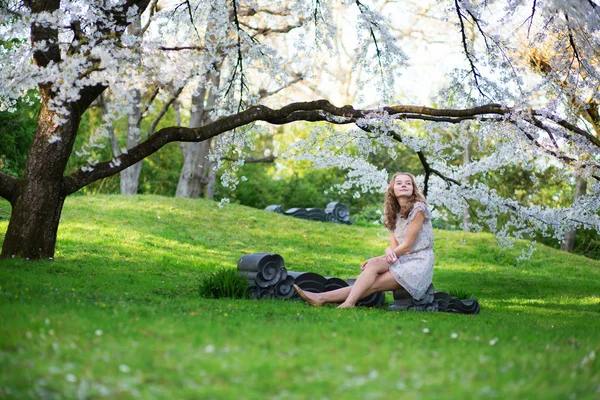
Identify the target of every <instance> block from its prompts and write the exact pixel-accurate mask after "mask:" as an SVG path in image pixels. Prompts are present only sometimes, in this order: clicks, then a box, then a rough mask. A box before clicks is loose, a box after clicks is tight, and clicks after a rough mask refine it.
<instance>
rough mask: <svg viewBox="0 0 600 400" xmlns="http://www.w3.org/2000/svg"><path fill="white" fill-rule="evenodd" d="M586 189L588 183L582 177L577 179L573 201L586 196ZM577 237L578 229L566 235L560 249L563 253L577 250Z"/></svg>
mask: <svg viewBox="0 0 600 400" xmlns="http://www.w3.org/2000/svg"><path fill="white" fill-rule="evenodd" d="M586 189H587V181H586V180H585V179H581V178H580V177H577V178H576V179H575V196H574V198H573V201H575V199H577V198H578V197H579V196H583V195H584V194H585V191H586ZM576 236H577V229H573V230H572V231H569V232H567V233H565V241H564V242H562V244H561V245H560V249H561V250H563V251H567V252H569V253H572V252H573V249H574V248H575V237H576Z"/></svg>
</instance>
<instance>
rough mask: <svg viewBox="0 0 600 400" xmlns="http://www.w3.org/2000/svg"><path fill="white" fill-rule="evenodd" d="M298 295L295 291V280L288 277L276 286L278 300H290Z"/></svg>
mask: <svg viewBox="0 0 600 400" xmlns="http://www.w3.org/2000/svg"><path fill="white" fill-rule="evenodd" d="M294 294H296V291H295V290H294V278H292V277H291V276H287V277H286V278H285V279H282V280H280V281H279V282H277V283H276V284H275V297H276V298H278V299H289V298H292V297H293V296H294Z"/></svg>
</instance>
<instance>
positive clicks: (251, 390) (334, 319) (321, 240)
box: [0, 196, 600, 399]
mask: <svg viewBox="0 0 600 400" xmlns="http://www.w3.org/2000/svg"><path fill="white" fill-rule="evenodd" d="M0 210H2V211H4V212H10V206H9V205H8V203H7V202H5V201H0ZM61 218H62V219H63V223H62V224H61V226H60V228H59V232H58V245H57V253H56V257H55V260H54V261H39V262H30V261H25V260H18V259H14V260H13V259H10V260H1V261H0V315H1V316H2V317H1V318H0V332H1V334H0V356H1V357H2V360H3V362H2V363H1V364H0V398H15V399H28V398H40V397H47V398H101V397H108V398H123V399H128V398H147V399H152V398H190V399H191V398H216V399H237V398H248V399H254V398H276V397H285V396H288V397H291V398H325V397H327V398H343V399H364V398H392V397H403V398H409V399H416V398H438V397H440V395H439V394H440V393H443V396H442V397H444V398H448V399H454V398H463V397H465V396H466V397H482V398H484V397H488V396H491V395H492V394H493V395H494V396H495V397H496V398H523V399H529V398H532V399H533V398H544V399H546V398H548V399H562V398H569V397H576V398H590V399H591V398H595V396H596V395H597V393H596V391H597V388H598V384H600V368H599V367H600V366H599V364H598V357H597V355H598V354H599V352H600V347H599V346H598V332H599V331H600V320H599V319H598V318H597V316H598V313H599V312H600V306H599V304H600V298H599V297H598V284H597V282H599V281H600V263H599V262H597V261H593V260H589V259H586V258H583V257H579V256H576V255H572V254H566V253H563V252H560V251H557V250H554V249H551V248H547V247H545V246H539V247H540V249H539V250H538V251H537V252H535V253H534V254H533V257H532V258H531V259H530V260H526V261H517V257H518V255H519V254H520V251H521V249H522V248H523V247H524V243H522V242H519V243H518V244H517V247H516V248H515V249H511V250H509V251H501V250H500V249H498V247H497V246H496V244H495V240H494V238H493V237H492V236H491V235H489V234H485V233H478V234H475V233H464V232H462V231H454V232H450V231H440V230H436V231H435V239H436V242H435V253H436V266H435V275H434V284H435V287H436V290H444V288H457V289H461V290H464V291H468V292H470V293H472V295H473V297H475V298H477V299H478V300H479V302H480V303H481V314H480V315H476V316H465V315H452V314H444V313H411V312H407V313H390V312H387V311H385V309H360V308H358V309H353V310H337V309H336V308H335V307H334V306H326V307H320V308H314V307H308V306H306V305H305V304H303V303H300V302H296V301H276V300H272V301H266V300H265V301H263V300H261V301H253V300H245V299H237V300H233V299H206V298H201V297H199V296H198V282H199V280H200V279H201V278H202V277H203V276H206V275H207V274H208V273H210V272H214V271H217V270H218V269H219V268H226V269H230V270H235V266H236V264H237V261H238V260H239V258H240V257H241V256H242V255H244V254H249V253H258V252H277V253H279V254H281V255H282V256H283V258H284V259H285V263H286V267H287V268H288V269H289V270H293V271H314V272H318V273H320V274H323V275H326V276H337V277H341V278H347V277H355V276H357V275H358V273H359V272H360V269H359V267H360V265H361V263H362V261H363V260H364V259H366V258H368V257H372V256H374V255H379V254H381V253H382V252H383V250H384V249H385V247H386V245H387V243H388V242H387V240H388V236H387V234H386V233H385V230H384V229H383V228H382V227H381V226H369V227H360V226H346V225H338V224H327V223H320V222H315V221H306V220H299V219H296V218H289V217H285V216H281V215H274V214H272V213H267V212H264V211H261V210H256V209H252V208H248V207H242V206H238V205H227V206H225V207H223V208H222V209H219V208H218V207H217V206H216V204H215V202H209V201H205V200H202V199H201V200H189V199H174V198H164V197H157V196H78V197H69V198H67V200H66V202H65V208H64V211H63V213H62V216H61ZM7 225H8V222H7V221H6V220H0V242H1V241H2V236H3V235H2V234H3V233H4V232H5V231H6V227H7ZM444 291H446V290H444ZM425 328H427V330H428V331H427V333H425V332H424V330H425ZM592 352H593V353H594V354H595V355H596V356H595V357H592V356H590V354H592ZM423 360H427V362H423ZM452 360H461V363H460V365H461V366H462V367H461V368H452V367H451V364H452V362H453V361H452ZM464 366H470V367H469V368H465V367H464ZM257 371H259V372H257ZM299 371H300V372H299ZM523 371H527V376H526V379H524V375H523ZM257 373H258V375H257ZM258 376H259V378H257V377H258Z"/></svg>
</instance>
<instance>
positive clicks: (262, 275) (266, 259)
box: [238, 253, 287, 288]
mask: <svg viewBox="0 0 600 400" xmlns="http://www.w3.org/2000/svg"><path fill="white" fill-rule="evenodd" d="M238 271H239V274H240V275H242V276H245V277H246V278H247V279H248V280H250V279H252V276H253V274H251V273H256V275H254V280H255V282H256V284H257V285H258V286H260V287H261V288H266V287H268V286H272V285H275V284H276V283H277V282H279V281H280V280H281V279H285V278H286V276H287V271H286V269H285V267H284V262H283V258H282V257H281V256H280V255H279V254H269V253H255V254H246V255H245V256H243V257H242V258H240V259H239V261H238Z"/></svg>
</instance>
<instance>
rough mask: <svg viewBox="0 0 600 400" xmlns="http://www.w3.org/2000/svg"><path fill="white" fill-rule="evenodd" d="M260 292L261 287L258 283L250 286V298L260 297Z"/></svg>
mask: <svg viewBox="0 0 600 400" xmlns="http://www.w3.org/2000/svg"><path fill="white" fill-rule="evenodd" d="M259 294H260V288H259V287H258V286H256V285H250V286H248V298H249V299H258V296H259Z"/></svg>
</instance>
